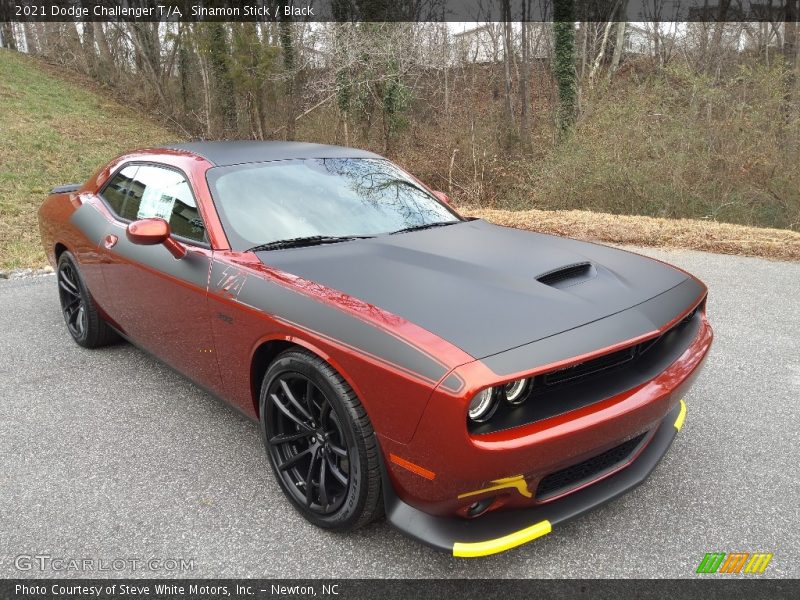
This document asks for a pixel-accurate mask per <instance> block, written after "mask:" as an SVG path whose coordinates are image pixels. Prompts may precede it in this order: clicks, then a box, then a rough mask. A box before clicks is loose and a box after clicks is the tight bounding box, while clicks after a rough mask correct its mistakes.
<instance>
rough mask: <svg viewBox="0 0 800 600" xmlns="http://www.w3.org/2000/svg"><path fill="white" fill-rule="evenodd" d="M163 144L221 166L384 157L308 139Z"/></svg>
mask: <svg viewBox="0 0 800 600" xmlns="http://www.w3.org/2000/svg"><path fill="white" fill-rule="evenodd" d="M163 148H165V149H169V150H183V151H185V152H191V153H192V154H196V155H197V156H201V157H203V158H205V159H206V160H207V161H208V162H210V163H213V164H214V165H215V166H217V167H223V166H228V165H237V164H241V163H254V162H266V161H270V160H287V159H292V158H299V159H303V158H383V157H382V156H380V155H378V154H374V153H372V152H368V151H366V150H358V149H356V148H345V147H344V146H329V145H327V144H309V143H306V142H259V141H252V140H247V141H226V142H186V143H183V144H172V145H168V146H163Z"/></svg>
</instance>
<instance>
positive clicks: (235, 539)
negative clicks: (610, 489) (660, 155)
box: [0, 250, 800, 578]
mask: <svg viewBox="0 0 800 600" xmlns="http://www.w3.org/2000/svg"><path fill="white" fill-rule="evenodd" d="M641 252H642V253H646V254H650V255H653V256H655V257H657V258H661V259H663V260H667V261H669V262H673V263H674V264H676V265H678V266H680V267H683V268H685V269H687V270H689V271H691V272H693V273H695V274H696V275H697V276H699V277H700V278H701V279H703V280H704V281H705V282H706V283H707V284H708V285H709V288H710V296H709V302H708V312H709V317H710V319H711V322H712V324H713V326H714V330H715V333H716V340H715V345H714V347H713V349H712V354H711V356H710V358H709V360H708V362H707V364H706V368H705V371H704V372H703V374H702V375H701V376H700V378H699V380H698V382H697V383H696V384H695V387H694V388H693V389H692V391H691V393H690V394H689V395H688V396H687V397H686V403H687V405H688V413H687V419H686V424H685V426H684V428H683V429H682V430H681V432H680V433H679V435H678V437H677V438H676V440H675V443H674V444H673V446H672V449H671V450H670V452H669V453H668V454H667V456H666V457H665V458H664V460H663V461H662V462H661V464H660V465H659V466H658V468H657V469H656V471H655V472H654V473H653V474H652V476H651V477H650V478H649V479H648V480H647V481H646V482H645V483H644V484H643V485H642V486H640V487H639V488H637V489H636V490H634V491H632V492H631V493H629V494H627V495H626V496H624V497H622V498H620V499H618V500H616V501H614V502H612V503H610V504H607V505H605V506H604V507H602V508H600V509H599V510H596V511H594V512H591V513H589V514H587V515H585V516H583V517H581V518H579V519H577V520H574V521H572V522H570V523H568V524H565V525H562V526H559V527H557V528H556V529H555V530H554V531H553V532H552V533H551V534H550V535H548V536H545V537H544V538H540V539H539V540H536V541H534V542H532V543H530V544H527V545H525V546H522V547H520V548H517V549H515V550H512V551H510V552H507V553H505V554H501V555H497V556H493V557H488V558H483V559H455V558H453V557H451V556H447V555H443V554H439V553H437V552H435V551H433V550H430V549H428V548H426V547H424V546H421V545H419V544H418V543H416V542H414V541H411V540H408V539H406V538H405V537H403V536H402V535H401V534H400V533H398V532H397V531H395V530H394V529H392V528H391V527H390V526H389V525H387V524H386V523H385V522H380V523H376V524H373V525H371V526H369V527H368V528H366V529H363V530H360V531H358V532H355V533H352V534H347V535H343V534H334V533H328V532H325V531H322V530H320V529H317V528H315V527H314V526H312V525H310V524H308V523H307V522H306V521H304V520H303V519H302V518H301V517H300V516H299V515H298V514H297V513H295V511H294V510H293V509H292V508H291V506H290V505H289V503H288V501H287V500H285V499H284V497H283V495H282V493H281V492H280V490H279V489H278V486H277V484H276V482H275V481H274V478H273V476H272V473H271V471H270V469H269V465H268V463H267V459H266V456H265V453H264V449H263V447H262V444H261V440H260V438H259V433H258V429H257V427H256V425H255V424H253V423H251V422H250V421H248V420H247V419H245V418H244V417H242V416H240V415H239V413H237V412H236V411H234V410H233V409H230V408H228V407H227V406H226V405H225V404H224V403H222V402H220V401H219V400H216V399H215V398H213V397H211V396H209V395H208V394H206V393H205V392H203V391H201V390H199V389H198V388H197V387H195V386H194V385H193V384H192V383H190V382H189V381H187V380H186V379H184V378H183V377H181V376H179V375H177V374H175V373H174V372H173V371H171V370H170V369H168V368H167V367H165V366H163V365H162V364H160V363H159V362H157V361H156V360H154V359H152V358H151V357H149V356H148V355H146V354H144V353H143V352H141V351H139V350H137V349H136V348H134V347H132V346H130V345H128V344H119V345H117V346H113V347H111V348H106V349H102V350H94V351H92V350H84V349H82V348H80V347H78V346H77V345H76V344H74V343H73V342H72V341H71V339H70V338H69V337H68V334H67V331H66V329H65V327H64V323H63V321H62V318H61V314H60V311H59V307H58V301H57V293H56V285H55V279H54V277H53V276H52V275H50V276H42V277H36V278H30V279H19V280H11V281H7V282H0V457H2V463H1V465H0V577H34V576H35V577H60V576H75V577H77V576H101V577H102V576H112V575H113V576H141V577H153V576H190V577H522V578H526V577H645V578H647V577H693V576H695V574H694V571H695V568H696V567H697V565H698V563H699V562H700V560H701V559H702V558H703V556H704V554H705V553H706V552H718V551H721V552H734V551H741V552H756V551H762V552H771V553H773V554H774V558H773V559H772V562H771V563H770V565H769V567H768V568H767V571H766V572H765V574H764V575H762V576H761V577H800V484H799V483H798V478H799V477H800V476H799V475H798V466H799V465H800V398H799V397H798V396H800V264H796V263H794V264H793V263H782V262H771V261H766V260H761V259H756V258H743V257H733V256H721V255H714V254H705V253H699V252H689V251H654V250H641ZM35 555H39V556H49V557H51V559H77V560H83V559H90V560H94V561H95V563H94V565H95V568H100V564H101V563H100V561H105V563H104V564H105V567H106V569H107V570H105V571H101V572H97V571H94V572H83V571H80V570H72V569H70V570H56V567H59V566H60V567H61V568H62V569H64V568H65V567H66V568H69V567H70V563H58V562H52V561H51V560H49V559H47V558H45V559H38V560H37V559H35V558H32V557H34V556H35ZM19 557H22V558H21V559H20V558H19ZM26 557H31V558H26ZM114 560H116V561H117V562H116V563H113V562H112V561H114ZM137 560H139V561H144V562H143V563H136V562H135V561H137ZM150 560H155V561H156V562H154V563H151V565H152V569H151V568H150V567H149V566H148V562H149V561H150ZM171 560H172V561H175V562H170V561H171ZM120 561H123V562H120ZM125 561H127V562H125ZM180 561H183V566H181V562H180ZM40 563H43V564H45V565H49V566H46V568H45V570H44V571H42V570H40V569H39V564H40ZM73 564H74V563H73ZM123 564H125V565H127V566H124V567H123ZM27 566H30V567H31V568H30V569H28V570H25V569H26V567H27ZM20 567H21V568H22V569H23V570H20ZM115 567H122V568H120V569H119V570H116V569H115ZM182 569H183V570H182Z"/></svg>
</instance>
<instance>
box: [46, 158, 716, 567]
mask: <svg viewBox="0 0 800 600" xmlns="http://www.w3.org/2000/svg"><path fill="white" fill-rule="evenodd" d="M39 221H40V228H41V237H42V242H43V244H44V248H45V250H46V252H47V255H48V257H49V260H50V262H51V263H52V264H53V266H54V267H55V269H56V273H57V281H58V293H59V298H60V302H61V308H62V311H63V314H64V319H65V321H66V326H67V329H68V331H69V333H70V335H71V336H72V338H73V339H74V340H75V341H76V342H77V343H78V344H80V345H81V346H84V347H87V348H94V347H98V346H102V345H104V344H107V343H109V342H111V341H113V340H115V339H116V338H118V337H119V336H121V337H123V338H125V339H128V340H130V341H132V342H133V343H135V344H137V345H138V346H140V347H141V348H143V349H145V350H146V351H148V352H150V353H152V354H153V355H155V356H156V357H157V358H159V359H160V360H162V361H163V362H165V363H167V364H168V365H170V366H171V367H173V368H174V369H176V370H177V371H179V372H181V373H183V374H185V375H186V376H187V377H189V378H191V379H192V380H193V381H195V382H196V383H198V384H199V385H201V386H202V387H204V388H206V389H207V390H209V391H210V392H211V393H212V394H215V395H217V396H219V397H221V398H223V399H225V400H226V401H227V402H229V403H230V404H231V405H232V406H234V407H235V408H237V409H239V410H240V411H241V412H243V413H244V414H245V415H247V416H248V417H250V418H251V419H253V420H256V421H257V422H258V423H260V428H261V432H262V434H263V438H264V443H265V446H266V449H267V453H268V455H269V459H270V462H271V465H272V468H273V470H274V473H275V478H276V479H277V481H278V483H279V484H280V486H281V488H282V489H283V491H284V492H285V494H286V496H287V498H288V499H289V500H290V501H291V503H292V504H293V505H294V506H295V507H296V508H297V509H298V510H299V511H300V512H301V513H302V514H303V516H305V517H306V518H307V519H308V520H309V521H311V522H312V523H315V524H317V525H319V526H320V527H324V528H329V529H338V530H347V529H353V528H356V527H359V526H362V525H364V524H366V523H369V522H370V521H372V520H373V519H375V518H377V517H379V516H381V515H382V514H384V513H385V514H386V517H387V519H388V520H389V522H390V523H392V524H393V525H394V526H396V527H397V528H399V529H400V530H401V531H403V532H404V533H406V534H408V535H410V536H412V537H413V538H416V539H418V540H420V541H422V542H424V543H426V544H428V545H430V546H433V547H434V548H437V549H440V550H444V551H447V552H451V553H453V554H454V555H456V556H482V555H486V554H492V553H495V552H500V551H502V550H506V549H508V548H512V547H514V546H518V545H520V544H522V543H525V542H528V541H530V540H532V539H534V538H537V537H539V536H541V535H544V534H547V533H549V532H550V531H551V528H552V527H554V526H556V525H558V524H559V523H561V522H563V521H564V520H566V519H569V518H572V517H574V516H576V515H579V514H581V513H584V512H585V511H587V510H589V509H591V508H592V507H594V506H597V505H598V504H600V503H603V502H605V501H607V500H610V499H612V498H614V497H616V496H618V495H620V494H622V493H623V492H625V491H627V490H629V489H631V488H632V487H634V486H636V485H637V484H639V483H640V482H642V481H643V480H644V479H645V478H646V477H647V476H648V474H649V473H650V472H651V471H652V470H653V468H654V467H655V465H656V464H657V463H658V461H659V460H660V458H661V457H662V456H663V455H664V453H665V452H666V451H667V449H668V447H669V445H670V444H671V442H672V440H673V438H674V437H675V435H676V432H677V431H678V430H680V428H681V426H682V424H683V421H684V417H685V413H686V405H685V403H684V401H683V397H684V395H685V394H686V392H687V390H688V389H689V386H690V385H691V384H692V382H693V380H694V379H695V377H696V376H697V374H698V372H699V371H700V368H701V366H702V364H703V362H704V360H705V357H706V355H707V353H708V350H709V348H710V346H711V341H712V331H711V327H710V326H709V324H708V321H707V319H706V313H705V302H706V287H705V286H704V285H703V284H702V283H701V282H700V281H699V280H698V279H696V278H695V277H693V276H692V275H690V274H688V273H686V272H684V271H681V270H679V269H677V268H674V267H671V266H669V265H667V264H664V263H662V262H659V261H656V260H652V259H649V258H644V257H642V256H639V255H636V254H632V253H630V252H625V251H623V250H619V249H615V248H609V247H605V246H601V245H597V244H592V243H587V242H580V241H575V240H571V239H565V238H561V237H555V236H550V235H543V234H538V233H533V232H529V231H520V230H516V229H509V228H505V227H499V226H496V225H492V224H490V223H487V222H486V221H482V220H475V219H467V218H463V217H461V216H459V214H458V213H457V212H456V211H455V210H453V208H451V206H450V205H449V202H448V200H447V197H446V196H445V195H444V194H442V193H441V192H434V191H432V190H430V189H429V188H427V187H426V186H425V185H424V184H422V183H421V182H420V181H419V180H417V179H416V178H414V177H413V176H411V175H409V174H408V173H406V172H405V171H403V170H402V169H400V168H399V167H397V166H396V165H394V164H393V163H391V162H389V161H388V160H386V159H384V158H382V157H380V156H378V155H376V154H372V153H370V152H365V151H361V150H354V149H351V148H342V147H337V146H325V145H317V144H304V143H294V142H285V143H284V142H193V143H186V144H180V145H174V146H170V147H164V148H155V149H148V150H141V151H137V152H133V153H130V154H126V155H124V156H121V157H119V158H117V159H116V160H114V161H112V162H111V163H109V164H108V165H106V166H104V167H102V168H101V169H100V170H99V171H98V172H97V173H95V174H94V175H93V176H92V177H91V178H90V179H89V180H88V181H87V182H86V183H84V184H83V185H68V186H62V187H59V188H55V189H54V190H53V191H52V193H51V194H50V196H49V197H48V198H47V200H46V201H45V202H44V204H43V206H42V207H41V209H40V212H39ZM187 417H188V415H187Z"/></svg>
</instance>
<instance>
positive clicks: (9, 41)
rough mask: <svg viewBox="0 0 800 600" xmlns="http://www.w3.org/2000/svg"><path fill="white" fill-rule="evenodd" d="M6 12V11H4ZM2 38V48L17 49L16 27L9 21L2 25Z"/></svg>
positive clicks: (0, 35) (0, 33)
mask: <svg viewBox="0 0 800 600" xmlns="http://www.w3.org/2000/svg"><path fill="white" fill-rule="evenodd" d="M4 10H5V9H4ZM0 38H2V47H3V48H8V49H9V50H16V49H17V39H16V37H15V36H14V25H13V23H10V22H9V21H3V22H1V23H0Z"/></svg>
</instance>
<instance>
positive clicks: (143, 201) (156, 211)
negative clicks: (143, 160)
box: [103, 165, 206, 242]
mask: <svg viewBox="0 0 800 600" xmlns="http://www.w3.org/2000/svg"><path fill="white" fill-rule="evenodd" d="M120 190H121V191H120ZM103 197H104V198H105V199H106V201H107V202H108V203H109V205H111V207H112V208H113V209H114V212H116V213H117V214H118V215H119V216H120V217H121V218H122V219H125V220H127V221H136V220H137V219H147V218H153V217H158V218H161V219H164V220H165V221H168V222H169V225H170V229H172V232H173V233H174V234H175V235H178V236H181V237H184V238H187V239H190V240H194V241H197V242H205V241H206V229H205V225H204V224H203V220H202V218H201V217H200V212H199V211H198V209H197V203H196V202H195V200H194V196H193V195H192V190H191V188H190V187H189V183H188V182H187V181H186V179H185V178H184V176H183V175H182V174H181V173H179V172H178V171H173V170H172V169H164V168H161V167H156V166H153V165H139V166H136V165H131V166H128V167H125V168H124V169H122V171H120V172H119V173H118V174H117V175H116V176H115V177H114V178H113V179H112V180H111V182H110V183H109V185H108V187H107V188H106V189H105V191H104V192H103Z"/></svg>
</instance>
